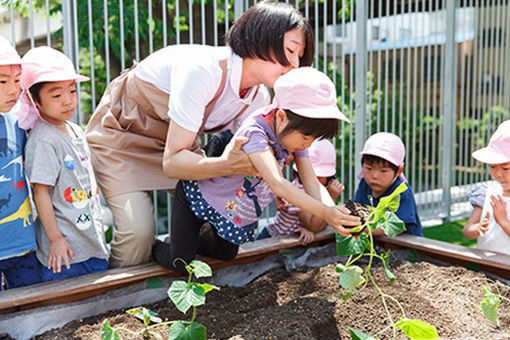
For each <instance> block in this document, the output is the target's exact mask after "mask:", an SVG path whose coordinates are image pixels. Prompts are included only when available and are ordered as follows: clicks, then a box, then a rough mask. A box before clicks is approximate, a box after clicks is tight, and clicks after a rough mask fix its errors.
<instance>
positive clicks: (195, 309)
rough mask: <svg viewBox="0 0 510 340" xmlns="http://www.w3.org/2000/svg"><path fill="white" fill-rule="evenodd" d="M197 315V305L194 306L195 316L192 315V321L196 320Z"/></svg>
mask: <svg viewBox="0 0 510 340" xmlns="http://www.w3.org/2000/svg"><path fill="white" fill-rule="evenodd" d="M196 316H197V307H196V306H193V316H192V317H191V321H190V322H193V321H195V317H196Z"/></svg>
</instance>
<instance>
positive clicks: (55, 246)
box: [48, 238, 74, 273]
mask: <svg viewBox="0 0 510 340" xmlns="http://www.w3.org/2000/svg"><path fill="white" fill-rule="evenodd" d="M67 256H69V257H70V258H71V259H72V260H74V252H73V249H72V248H71V246H70V245H69V243H67V241H66V240H64V239H63V238H61V239H58V240H57V241H55V242H52V243H51V246H50V255H49V256H48V269H51V268H53V273H60V271H61V267H62V260H64V263H65V265H66V268H67V269H69V268H71V265H70V264H69V259H68V257H67Z"/></svg>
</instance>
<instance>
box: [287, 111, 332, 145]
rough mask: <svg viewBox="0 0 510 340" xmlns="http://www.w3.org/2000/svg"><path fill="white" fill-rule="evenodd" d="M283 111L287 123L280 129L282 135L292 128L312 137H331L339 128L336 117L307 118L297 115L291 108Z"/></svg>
mask: <svg viewBox="0 0 510 340" xmlns="http://www.w3.org/2000/svg"><path fill="white" fill-rule="evenodd" d="M283 111H285V113H286V114H287V119H288V120H289V123H288V124H287V126H286V127H285V129H284V130H283V131H282V133H281V135H282V136H285V135H286V134H287V133H289V132H291V131H294V130H295V131H298V132H300V133H302V134H303V135H305V136H312V137H314V138H325V139H331V138H333V137H335V136H336V135H337V134H338V129H339V128H340V121H339V120H338V119H317V118H307V117H303V116H300V115H297V114H295V113H294V112H292V111H291V110H283Z"/></svg>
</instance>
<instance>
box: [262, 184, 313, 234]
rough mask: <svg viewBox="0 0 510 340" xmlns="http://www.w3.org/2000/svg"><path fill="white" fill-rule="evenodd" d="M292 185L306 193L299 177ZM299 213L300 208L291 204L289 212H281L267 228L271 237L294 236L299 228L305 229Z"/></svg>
mask: <svg viewBox="0 0 510 340" xmlns="http://www.w3.org/2000/svg"><path fill="white" fill-rule="evenodd" d="M292 184H294V185H295V186H296V187H298V188H299V189H301V190H303V191H304V187H303V185H302V184H301V182H299V180H298V179H297V177H296V178H295V179H294V180H293V181H292ZM299 211H300V209H299V208H297V207H295V206H293V205H291V204H290V203H289V206H288V208H287V210H285V211H280V210H279V211H278V212H277V213H276V216H275V217H274V218H273V220H272V221H271V223H269V224H268V225H267V226H266V229H267V231H268V233H269V235H271V236H272V237H277V236H287V235H292V234H294V233H295V232H296V231H297V229H298V228H299V227H303V225H302V224H301V221H300V220H299V216H298V212H299Z"/></svg>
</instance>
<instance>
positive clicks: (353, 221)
mask: <svg viewBox="0 0 510 340" xmlns="http://www.w3.org/2000/svg"><path fill="white" fill-rule="evenodd" d="M350 213H351V212H350V210H349V209H347V208H346V207H345V206H344V205H342V206H339V207H337V206H332V207H326V208H325V210H324V219H325V220H326V222H328V224H329V225H330V226H331V227H332V228H333V229H335V231H336V232H338V233H339V234H340V235H342V236H349V235H350V233H351V232H350V230H349V228H344V227H343V226H349V227H357V226H359V225H361V220H360V218H359V217H357V216H352V215H350Z"/></svg>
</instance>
